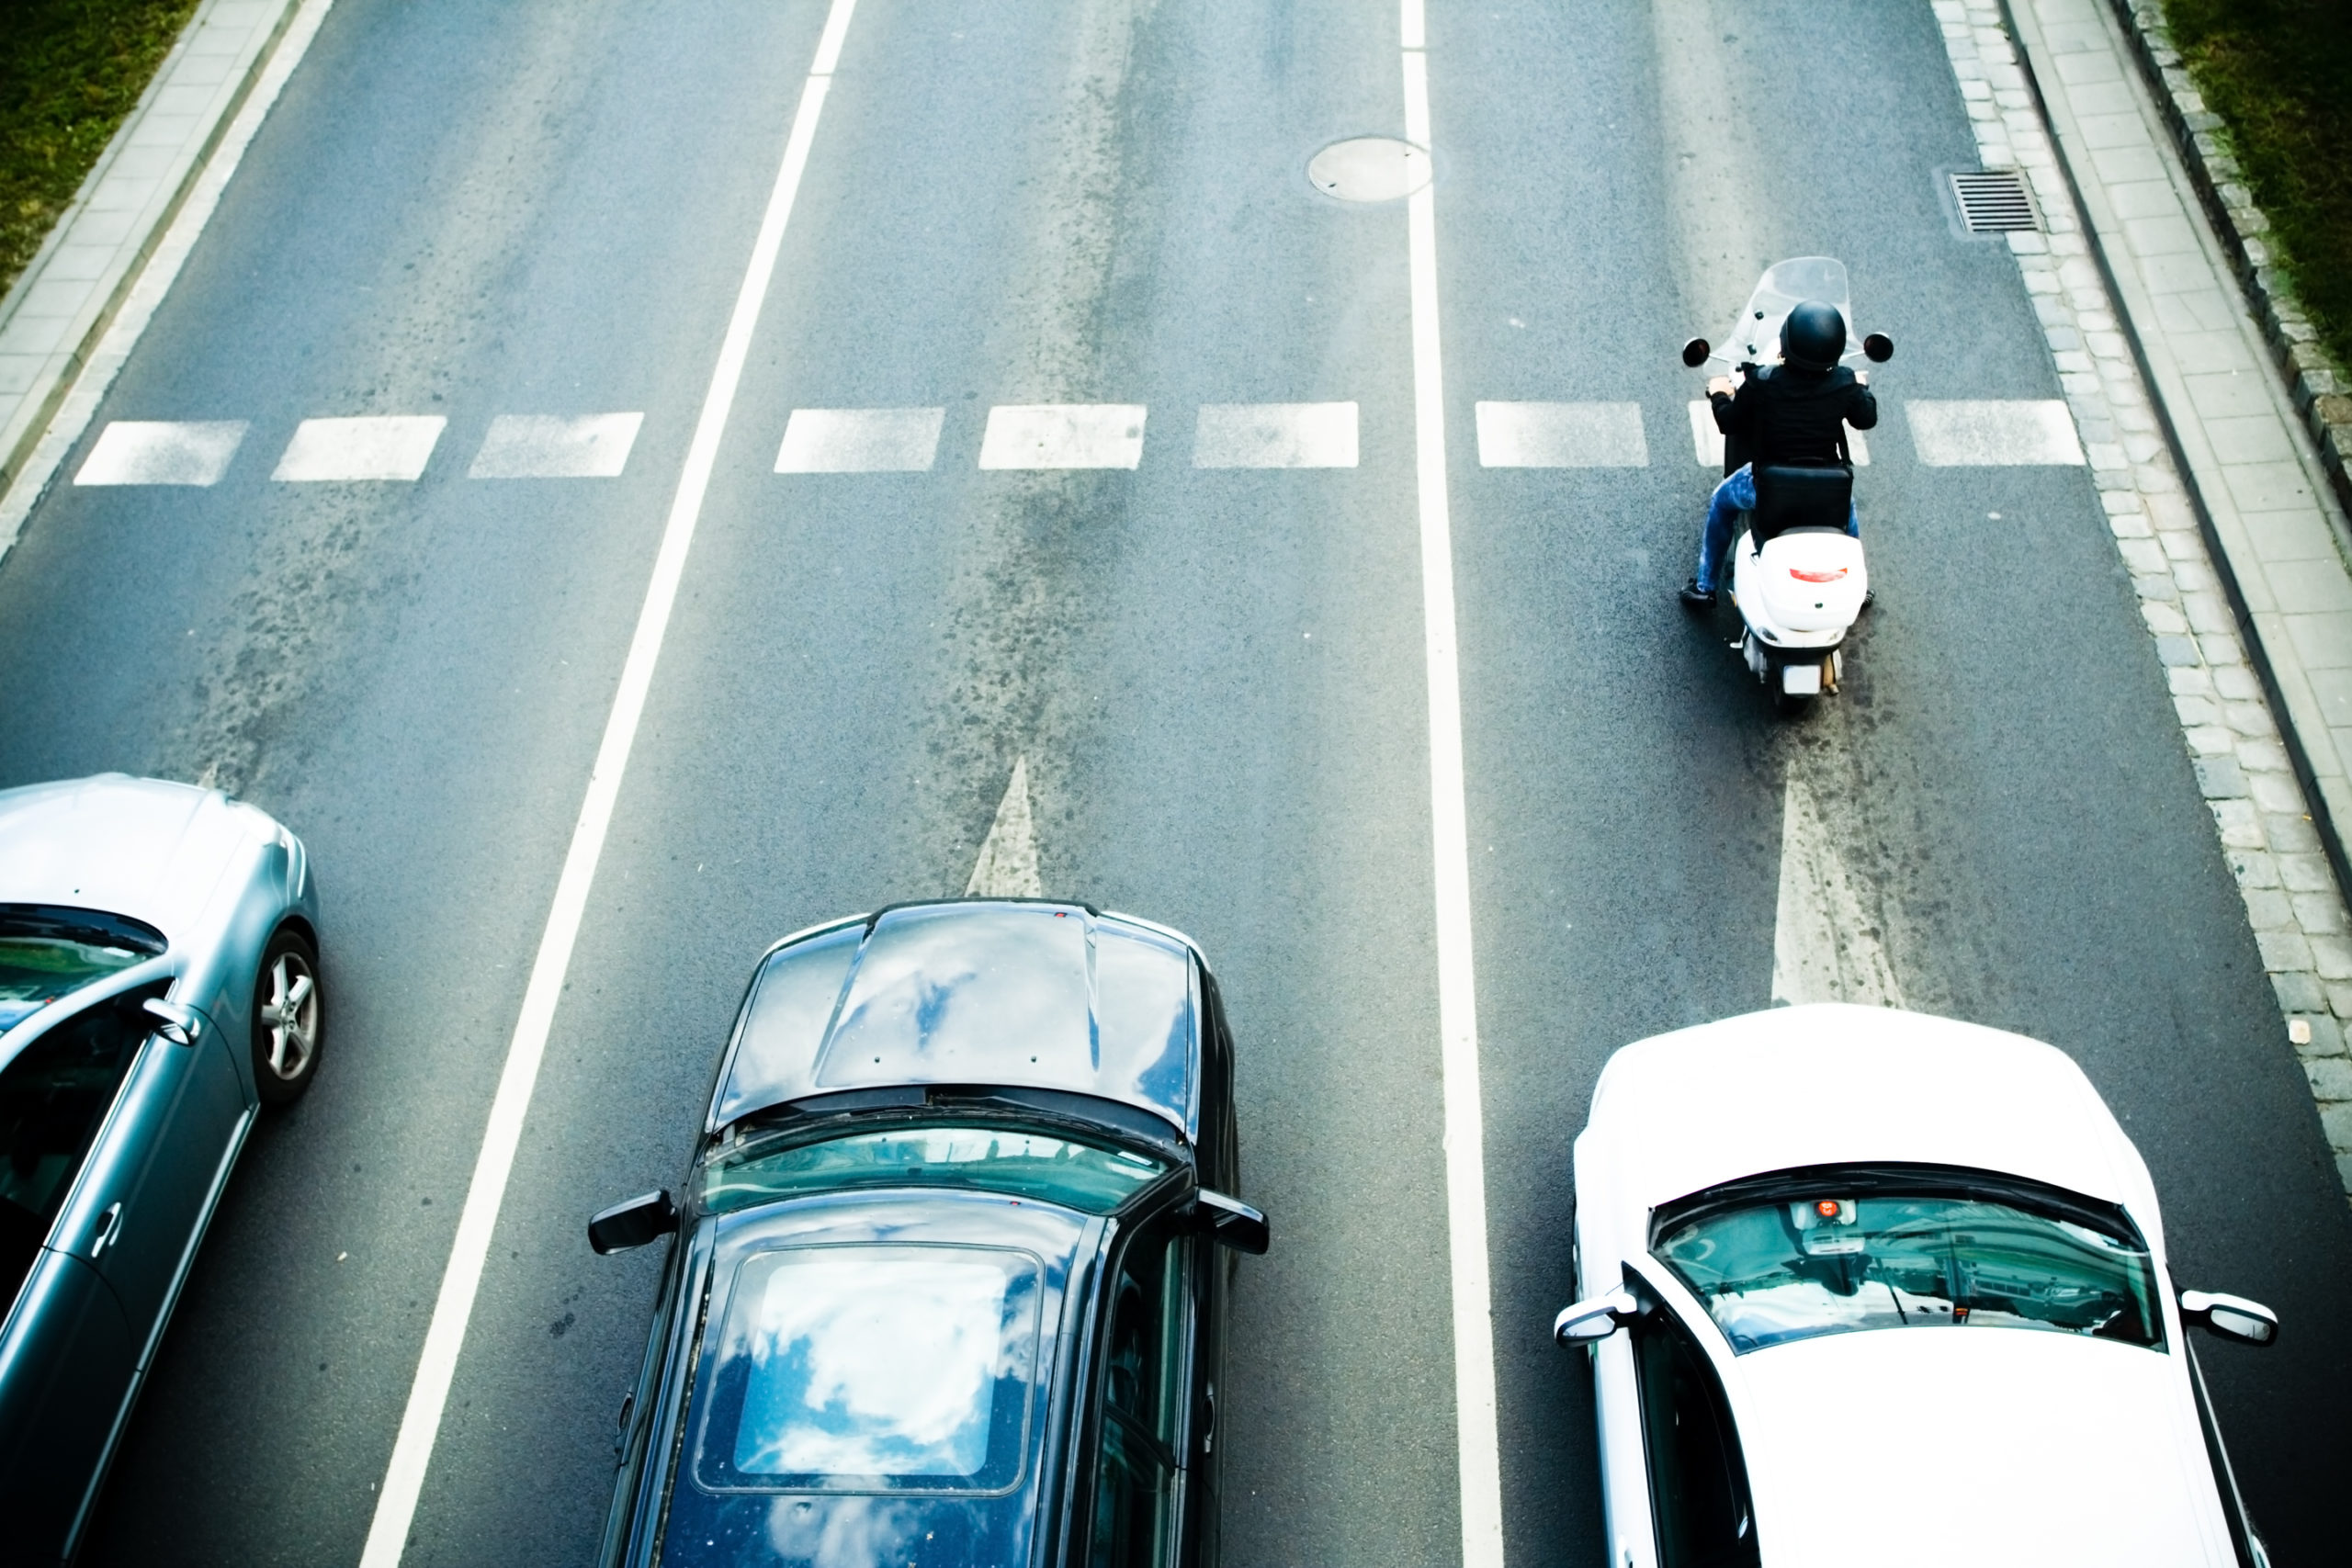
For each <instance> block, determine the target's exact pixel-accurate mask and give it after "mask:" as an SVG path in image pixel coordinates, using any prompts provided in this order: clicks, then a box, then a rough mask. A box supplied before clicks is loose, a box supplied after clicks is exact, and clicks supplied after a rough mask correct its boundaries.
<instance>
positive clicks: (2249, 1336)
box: [2180, 1291, 2278, 1345]
mask: <svg viewBox="0 0 2352 1568" xmlns="http://www.w3.org/2000/svg"><path fill="white" fill-rule="evenodd" d="M2180 1321H2181V1322H2183V1323H2184V1324H2188V1325H2191V1326H2192V1327H2197V1328H2201V1329H2203V1330H2204V1331H2205V1332H2206V1333H2208V1334H2212V1335H2217V1336H2219V1337H2222V1338H2223V1339H2234V1340H2236V1341H2237V1342H2238V1343H2239V1344H2241V1345H2267V1344H2269V1343H2271V1342H2272V1341H2273V1340H2275V1339H2277V1338H2278V1314H2277V1313H2275V1312H2272V1311H2271V1310H2270V1309H2269V1308H2268V1307H2267V1306H2264V1305H2263V1304H2262V1303H2260V1302H2250V1301H2248V1300H2246V1299H2245V1297H2244V1296H2225V1295H2223V1294H2222V1293H2221V1292H2218V1291H2183V1292H2180Z"/></svg>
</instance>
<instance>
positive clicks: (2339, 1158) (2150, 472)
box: [1934, 0, 2352, 1192]
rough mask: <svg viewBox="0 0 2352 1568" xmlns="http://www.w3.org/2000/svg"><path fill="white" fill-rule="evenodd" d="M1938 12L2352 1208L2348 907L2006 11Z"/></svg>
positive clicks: (1945, 5) (1989, 0)
mask: <svg viewBox="0 0 2352 1568" xmlns="http://www.w3.org/2000/svg"><path fill="white" fill-rule="evenodd" d="M1934 7H1935V14H1936V18H1937V20H1938V21H1939V23H1940V24H1941V25H1942V29H1943V37H1944V49H1945V51H1946V52H1947V53H1948V54H1949V55H1950V57H1951V66H1952V72H1953V74H1954V75H1955V76H1957V77H1958V78H1959V81H1960V92H1961V97H1962V100H1963V101H1964V102H1965V103H1966V105H1967V107H1968V117H1969V123H1970V125H1971V127H1972V129H1973V130H1974V131H1975V133H1976V146H1977V154H1978V157H1979V159H1980V161H1981V162H1982V163H1983V164H1984V166H1985V168H1987V169H2014V170H2017V171H2018V172H2020V173H2021V174H2023V175H2025V176H2026V178H2027V179H2028V180H2029V181H2030V183H2031V185H2032V186H2033V194H2034V198H2035V200H2036V201H2037V202H2038V203H2039V204H2040V205H2041V211H2042V216H2043V219H2044V221H2045V224H2046V227H2047V230H2048V232H2047V233H2019V234H2011V235H2010V236H2008V240H2009V249H2010V251H2011V252H2012V253H2013V254H2015V255H2016V257H2017V262H2018V270H2019V272H2020V273H2021V274H2022V275H2023V277H2024V280H2025V287H2026V291H2027V293H2028V294H2029V295H2030V297H2031V299H2032V300H2033V307H2034V311H2035V313H2036V315H2038V316H2039V317H2040V319H2041V327H2042V332H2043V334H2044V336H2045V337H2046V338H2047V340H2048V342H2049V344H2050V352H2051V356H2052V359H2053V360H2054V361H2055V363H2056V365H2057V368H2058V379H2059V382H2060V384H2061V385H2062V386H2063V387H2064V389H2065V394H2066V401H2067V404H2068V406H2069V407H2070V408H2071V409H2072V410H2073V412H2074V415H2075V424H2076V426H2077V428H2078V429H2079V430H2080V431H2081V434H2082V439H2083V449H2084V451H2085V453H2086V454H2087V456H2088V457H2089V459H2090V467H2091V476H2092V479H2093V480H2094V482H2095V483H2096V484H2097V485H2098V496H2099V504H2100V506H2101V507H2102V508H2103V509H2104V510H2105V512H2106V514H2107V523H2108V527H2109V530H2110V531H2111V532H2112V533H2113V534H2114V536H2115V543H2116V547H2117V549H2118V550H2120V552H2121V553H2122V556H2123V560H2124V564H2125V566H2126V567H2127V568H2128V569H2129V570H2130V571H2131V584H2132V587H2133V589H2134V591H2135V592H2137V593H2138V594H2139V598H2140V614H2141V616H2142V618H2143V620H2145V621H2146V623H2147V626H2148V631H2149V633H2150V634H2151V635H2152V636H2153V637H2154V639H2155V645H2156V658H2157V660H2158V661H2159V662H2161V663H2162V664H2163V666H2164V668H2165V678H2166V680H2167V681H2168V682H2169V683H2170V685H2171V688H2172V699H2173V707H2174V710H2175V712H2177V714H2178V715H2179V717H2180V726H2181V731H2182V734H2183V736H2184V737H2185V739H2186V740H2187V742H2188V750H2189V755H2190V758H2191V759H2192V761H2193V764H2194V766H2195V768H2196V772H2197V780H2198V784H2199V787H2200V788H2201V789H2202V791H2203V793H2204V795H2205V801H2206V804H2207V806H2208V807H2211V810H2212V813H2213V821H2214V826H2215V827H2216V828H2217V829H2219V831H2220V834H2221V839H2222V851H2223V852H2224V854H2225V855H2226V856H2227V858H2228V860H2229V863H2230V869H2231V871H2232V872H2233V874H2235V876H2236V878H2237V884H2238V891H2239V893H2240V895H2241V896H2243V897H2244V898H2245V907H2246V915H2247V918H2248V919H2249V921H2250V922H2251V924H2252V925H2253V927H2254V935H2255V942H2256V945H2257V946H2258V947H2259V948H2260V950H2261V953H2262V964H2263V968H2264V969H2265V970H2266V971H2267V973H2268V975H2269V976H2270V983H2271V986H2272V987H2273V988H2274V989H2275V990H2276V992H2277V994H2278V1006H2279V1009H2280V1010H2281V1012H2282V1013H2283V1014H2284V1015H2285V1024H2286V1032H2287V1038H2288V1041H2289V1043H2290V1044H2292V1045H2293V1047H2294V1050H2295V1053H2296V1055H2297V1057H2298V1058H2299V1059H2300V1060H2301V1063H2302V1066H2303V1071H2304V1074H2305V1076H2306V1077H2308V1078H2309V1080H2310V1082H2311V1087H2312V1096H2313V1097H2314V1098H2315V1099H2316V1100H2318V1102H2319V1111H2320V1122H2321V1124H2322V1125H2323V1127H2324V1129H2325V1132H2326V1135H2327V1142H2328V1146H2329V1148H2330V1149H2331V1150H2332V1151H2333V1152H2334V1154H2335V1168H2336V1172H2337V1174H2338V1175H2339V1176H2340V1177H2341V1178H2342V1179H2343V1181H2344V1184H2345V1187H2346V1190H2347V1192H2352V1055H2347V1054H2346V1047H2345V1033H2344V1025H2343V1023H2342V1021H2343V1020H2346V1019H2352V929H2348V928H2347V923H2346V917H2345V907H2344V900H2343V898H2342V897H2341V896H2340V895H2339V894H2338V893H2337V891H2336V886H2335V876H2334V874H2332V873H2331V872H2330V870H2329V868H2328V863H2327V857H2326V855H2325V854H2324V852H2323V851H2322V849H2321V845H2320V840H2319V833H2318V830H2317V829H2315V828H2314V827H2313V826H2312V813H2311V808H2310V806H2309V805H2308V804H2307V803H2306V802H2305V800H2304V799H2303V792H2302V786H2301V784H2299V783H2298V782H2297V780H2296V778H2295V773H2294V770H2293V768H2292V767H2291V766H2290V762H2289V760H2288V756H2287V748H2286V746H2285V745H2284V744H2283V743H2282V741H2281V740H2280V739H2279V735H2278V725H2277V723H2276V722H2275V721H2274V720H2273V718H2272V716H2271V712H2270V705H2269V703H2268V701H2267V699H2266V698H2265V696H2264V694H2263V690H2262V683H2261V681H2260V680H2259V678H2258V677H2257V676H2256V673H2255V671H2254V670H2253V668H2252V666H2250V665H2249V664H2248V663H2247V662H2246V652H2245V643H2244V642H2243V641H2242V640H2241V638H2240V637H2239V635H2238V628H2237V622H2236V618H2235V616H2234V615H2233V613H2232V611H2231V608H2230V604H2229V601H2228V598H2227V596H2226V594H2225V592H2223V589H2222V581H2221V578H2220V576H2219V575H2218V574H2217V573H2216V572H2215V570H2214V569H2213V563H2212V560H2211V558H2210V557H2209V556H2208V555H2207V553H2206V548H2205V539H2204V536H2203V534H2202V533H2201V532H2200V531H2199V526H2198V520H2197V514H2196V511H2195V509H2194V508H2193V507H2192V506H2191V505H2190V503H2189V500H2188V491H2186V489H2185V488H2184V487H2183V485H2182V483H2181V479H2180V474H2179V472H2178V470H2177V468H2175V466H2174V463H2173V457H2172V453H2171V451H2170V449H2169V448H2168V446H2166V444H2165V439H2164V437H2163V434H2162V433H2161V430H2160V428H2159V426H2158V424H2157V421H2156V413H2155V409H2154V405H2153V404H2152V403H2151V402H2150V400H2149V395H2148V389H2147V388H2146V386H2145V385H2144V384H2143V380H2142V378H2141V376H2140V371H2139V367H2138V365H2137V363H2136V362H2135V361H2134V360H2133V358H2132V356H2131V345H2130V344H2128V343H2127V342H2126V341H2125V338H2124V335H2123V332H2122V330H2121V327H2120V323H2119V322H2118V321H2117V319H2116V309H2115V305H2114V302H2113V301H2112V300H2111V299H2109V296H2108V292H2107V287H2106V282H2105V280H2104V279H2103V278H2102V277H2101V276H2100V275H2099V270H2098V265H2097V264H2096V262H2095V261H2094V260H2093V259H2092V256H2091V253H2090V245H2089V242H2088V240H2087V238H2086V235H2085V234H2084V232H2083V224H2082V220H2081V216H2080V214H2079V213H2078V211H2077V209H2076V208H2075V199H2074V194H2073V192H2072V191H2071V190H2070V189H2069V188H2068V186H2067V184H2066V176H2065V174H2064V170H2062V169H2061V168H2060V166H2059V164H2058V156H2057V152H2056V149H2055V148H2054V147H2053V146H2052V142H2051V138H2050V133H2049V130H2047V128H2046V127H2045V126H2044V125H2043V123H2042V120H2041V110H2040V108H2039V107H2038V106H2037V104H2036V103H2035V101H2034V96H2033V93H2032V90H2031V88H2030V85H2029V84H2028V82H2027V80H2026V75H2025V72H2024V70H2023V69H2022V67H2021V66H2020V65H2019V63H2018V56H2017V50H2016V46H2015V44H2014V43H2013V42H2012V41H2011V40H2010V38H2009V34H2008V30H2007V27H2006V25H2005V21H2004V17H2003V16H2002V12H2001V8H2000V6H1999V4H1998V0H1934Z"/></svg>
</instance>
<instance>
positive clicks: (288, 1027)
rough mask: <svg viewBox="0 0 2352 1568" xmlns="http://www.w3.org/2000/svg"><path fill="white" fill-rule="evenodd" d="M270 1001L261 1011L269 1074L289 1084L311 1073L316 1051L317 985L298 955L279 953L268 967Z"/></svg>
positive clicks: (309, 970) (317, 1034) (284, 950)
mask: <svg viewBox="0 0 2352 1568" xmlns="http://www.w3.org/2000/svg"><path fill="white" fill-rule="evenodd" d="M268 986H269V998H268V1000H267V1001H266V1002H265V1003H263V1005H262V1010H261V1023H262V1028H263V1029H264V1030H265V1031H266V1032H267V1034H268V1038H269V1055H268V1056H267V1058H266V1061H267V1065H268V1067H269V1070H270V1071H271V1072H273V1073H275V1074H277V1077H279V1078H280V1079H281V1080H282V1081H284V1082H287V1083H291V1082H293V1081H294V1080H295V1079H297V1078H299V1077H301V1076H302V1075H303V1074H304V1073H306V1072H308V1071H309V1070H310V1066H311V1056H312V1055H314V1054H315V1053H316V1052H317V1050H318V1039H319V983H318V977H317V976H314V975H312V974H311V965H310V964H309V962H308V961H307V960H306V959H305V958H304V957H303V956H302V954H301V953H297V952H295V951H293V950H292V949H291V948H285V949H281V950H280V951H279V952H278V953H277V958H276V960H275V961H274V962H273V963H272V964H270V966H269V976H268Z"/></svg>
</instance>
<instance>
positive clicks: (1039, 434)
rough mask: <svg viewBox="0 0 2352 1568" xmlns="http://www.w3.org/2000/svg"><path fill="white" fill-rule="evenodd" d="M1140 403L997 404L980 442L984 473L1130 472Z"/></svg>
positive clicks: (1136, 451)
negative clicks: (1002, 470) (1028, 470)
mask: <svg viewBox="0 0 2352 1568" xmlns="http://www.w3.org/2000/svg"><path fill="white" fill-rule="evenodd" d="M1143 415H1144V409H1143V405H1142V404H1141V403H1001V404H999V405H998V406H997V407H995V408H992V409H990V410H989V424H988V429H987V430H986V431H985V432H983V433H982V434H981V436H980V467H981V468H1134V467H1135V466H1136V464H1137V463H1140V462H1142V461H1143Z"/></svg>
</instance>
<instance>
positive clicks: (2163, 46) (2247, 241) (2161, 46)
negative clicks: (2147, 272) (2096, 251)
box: [2108, 0, 2352, 545]
mask: <svg viewBox="0 0 2352 1568" xmlns="http://www.w3.org/2000/svg"><path fill="white" fill-rule="evenodd" d="M2108 4H2109V6H2111V7H2112V8H2113V10H2114V12H2115V17H2116V20H2117V21H2119V22H2120V23H2121V24H2122V25H2123V36H2124V38H2125V39H2127V40H2128V41H2129V43H2130V45H2131V58H2132V61H2133V62H2134V63H2135V64H2137V65H2138V66H2139V68H2140V73H2141V75H2142V76H2143V78H2144V79H2145V80H2146V82H2147V85H2148V92H2149V95H2150V96H2152V97H2154V99H2155V103H2156V109H2157V112H2158V113H2159V114H2160V115H2161V116H2162V117H2163V118H2164V121H2165V128H2166V129H2167V130H2170V131H2171V132H2172V138H2173V145H2174V147H2175V148H2176V149H2177V151H2178V152H2179V153H2180V161H2181V164H2182V165H2183V167H2185V168H2186V169H2187V170H2188V177H2189V182H2190V184H2192V185H2193V186H2196V189H2197V196H2198V199H2199V201H2201V202H2202V203H2203V204H2204V208H2205V216H2206V219H2207V220H2208V221H2210V222H2211V224H2212V225H2213V231H2214V232H2215V233H2216V234H2218V235H2220V236H2221V237H2222V243H2223V244H2224V246H2225V248H2227V250H2228V251H2229V253H2230V260H2231V264H2232V265H2233V267H2234V268H2235V270H2236V272H2237V275H2238V284H2239V287H2241V288H2244V289H2245V297H2246V303H2247V304H2248V305H2249V306H2250V307H2251V308H2252V310H2253V312H2254V319H2255V320H2256V321H2257V322H2259V323H2261V326H2262V332H2263V335H2264V336H2265V337H2266V338H2267V339H2268V340H2269V343H2270V349H2271V353H2272V354H2273V355H2274V356H2275V360H2276V363H2277V365H2278V373H2279V375H2280V376H2281V377H2282V378H2284V379H2285V381H2286V385H2287V395H2288V396H2289V397H2290V398H2292V399H2293V400H2295V407H2296V409H2297V410H2298V411H2299V412H2301V414H2302V416H2303V418H2304V420H2305V421H2306V422H2308V423H2309V425H2310V427H2311V433H2312V441H2313V442H2314V443H2316V444H2317V445H2318V446H2319V450H2320V460H2321V461H2322V462H2323V463H2324V464H2325V465H2326V468H2327V477H2328V479H2329V482H2330V483H2331V484H2333V486H2334V487H2335V498H2336V501H2337V502H2339V503H2340V504H2341V505H2342V506H2344V507H2345V509H2346V510H2347V511H2352V379H2347V378H2346V375H2345V372H2344V370H2343V368H2342V367H2340V366H2338V365H2336V363H2335V361H2334V360H2333V359H2331V358H2330V357H2329V356H2328V354H2327V351H2326V350H2325V349H2324V348H2323V347H2322V346H2320V343H2319V338H2318V334H2317V333H2315V332H2313V330H2312V323H2311V318H2310V317H2309V316H2306V315H2305V314H2304V313H2303V308H2302V307H2301V305H2300V304H2298V303H2297V302H2296V300H2295V292H2294V288H2293V286H2292V285H2291V284H2290V283H2289V282H2288V280H2287V277H2286V276H2285V275H2284V274H2283V273H2281V272H2280V271H2279V270H2278V265H2277V258H2276V257H2274V256H2273V255H2272V254H2270V240H2269V233H2270V220H2269V218H2268V217H2267V216H2266V215H2265V214H2264V212H2263V210H2262V209H2260V208H2259V207H2257V206H2256V205H2255V201H2254V193H2253V192H2251V191H2249V190H2248V189H2247V188H2246V187H2245V184H2244V183H2243V172H2242V171H2241V170H2240V169H2239V167H2238V161H2237V159H2236V157H2235V156H2234V155H2233V154H2232V153H2231V152H2230V151H2229V149H2228V148H2226V147H2224V146H2223V145H2222V117H2221V116H2219V115H2217V114H2215V113H2214V112H2213V111H2212V110H2211V109H2209V108H2207V107H2205V97H2204V95H2203V94H2201V93H2199V91H2198V90H2197V84H2196V83H2195V82H2194V81H2192V80H2191V79H2190V78H2189V74H2188V67H2187V66H2186V65H2184V64H2183V63H2182V62H2181V58H2180V51H2178V50H2177V49H2175V48H2174V47H2173V43H2172V33H2171V30H2170V29H2169V28H2166V27H2165V20H2164V11H2163V7H2162V6H2161V4H2160V3H2159V0H2108ZM2346 543H2347V545H2352V539H2347V541H2346Z"/></svg>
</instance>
